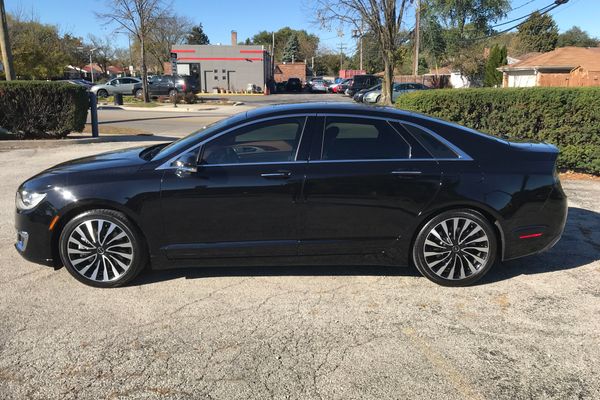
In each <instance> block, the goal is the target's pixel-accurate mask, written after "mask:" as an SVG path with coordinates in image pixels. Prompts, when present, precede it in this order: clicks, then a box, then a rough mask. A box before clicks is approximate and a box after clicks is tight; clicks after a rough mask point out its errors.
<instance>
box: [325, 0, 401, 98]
mask: <svg viewBox="0 0 600 400" xmlns="http://www.w3.org/2000/svg"><path fill="white" fill-rule="evenodd" d="M316 1H317V18H318V20H319V22H320V23H321V25H322V26H323V27H329V28H331V24H332V23H333V22H337V23H339V24H340V25H352V26H354V27H355V29H358V30H361V28H362V27H361V26H360V25H361V24H363V23H364V24H365V25H366V26H367V28H368V29H369V30H370V31H372V32H373V33H374V34H375V35H376V38H377V43H378V44H379V46H380V55H381V59H382V61H383V85H382V87H381V89H382V90H381V101H382V103H384V104H391V103H392V85H393V81H394V66H395V65H396V62H397V61H398V52H397V47H398V46H397V45H398V42H397V40H398V37H399V34H400V28H401V25H402V20H403V19H404V11H405V10H406V8H407V7H409V6H410V4H411V3H412V0H370V1H369V2H368V3H367V2H365V1H363V0H316Z"/></svg>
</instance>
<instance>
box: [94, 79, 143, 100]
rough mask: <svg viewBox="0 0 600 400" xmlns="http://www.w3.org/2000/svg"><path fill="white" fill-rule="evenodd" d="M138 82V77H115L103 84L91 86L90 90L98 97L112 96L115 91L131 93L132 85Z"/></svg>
mask: <svg viewBox="0 0 600 400" xmlns="http://www.w3.org/2000/svg"><path fill="white" fill-rule="evenodd" d="M140 82H141V80H140V79H138V78H130V77H124V78H115V79H111V80H110V81H108V82H106V83H105V84H102V85H95V86H93V87H92V88H91V89H90V91H91V92H92V93H96V96H98V97H108V96H113V95H115V94H117V93H120V94H131V93H133V88H134V86H135V85H136V84H138V83H140ZM140 84H141V83H140Z"/></svg>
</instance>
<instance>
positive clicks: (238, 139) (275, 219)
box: [162, 117, 307, 259]
mask: <svg viewBox="0 0 600 400" xmlns="http://www.w3.org/2000/svg"><path fill="white" fill-rule="evenodd" d="M305 122H306V117H282V118H276V119H270V120H267V121H263V122H257V123H253V124H251V125H247V126H244V127H240V128H237V129H235V130H233V131H230V132H227V133H225V134H222V135H220V136H218V137H216V138H214V139H211V140H210V141H209V142H208V143H206V144H204V145H203V146H202V147H201V150H200V154H199V157H200V162H199V166H198V171H197V172H196V173H188V174H179V175H178V174H177V173H176V171H175V170H167V171H166V172H165V175H164V179H163V185H162V207H163V212H162V214H163V218H164V221H163V223H164V226H165V235H166V237H165V243H167V244H168V245H167V246H166V248H165V249H164V250H165V251H166V253H167V256H168V257H169V258H172V259H177V258H191V259H200V258H218V257H248V256H263V257H266V256H287V255H296V254H297V249H298V246H297V240H298V223H299V213H298V210H297V207H298V205H297V201H298V198H299V196H300V191H301V187H302V180H303V178H304V173H305V169H306V165H307V162H306V161H301V160H299V159H298V149H299V145H300V141H301V138H302V136H303V130H304V125H305Z"/></svg>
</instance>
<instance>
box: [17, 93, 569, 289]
mask: <svg viewBox="0 0 600 400" xmlns="http://www.w3.org/2000/svg"><path fill="white" fill-rule="evenodd" d="M557 155H558V150H557V149H556V147H554V146H552V145H548V144H544V143H526V144H524V143H512V142H508V141H505V140H502V139H498V138H494V137H491V136H487V135H484V134H482V133H479V132H476V131H473V130H469V129H466V128H464V127H461V126H459V125H455V124H451V123H447V122H444V121H441V120H437V119H433V118H430V117H427V116H424V115H419V114H414V113H408V112H403V111H399V110H396V109H393V108H366V107H364V106H360V105H352V104H340V103H338V104H335V103H316V104H314V103H313V104H297V105H287V106H272V107H267V108H262V109H258V110H254V111H249V112H247V113H243V114H240V115H237V116H234V117H231V118H229V119H225V120H222V121H220V122H217V123H215V124H213V125H211V126H208V127H205V128H204V129H202V130H200V131H199V132H197V133H194V134H192V135H190V136H188V137H186V138H183V139H181V140H178V141H176V142H173V143H171V144H160V145H155V146H152V147H148V148H134V149H128V150H123V151H116V152H111V153H105V154H100V155H97V156H92V157H86V158H82V159H78V160H74V161H70V162H66V163H64V164H60V165H57V166H55V167H53V168H50V169H48V170H46V171H44V172H42V173H40V174H39V175H37V176H35V177H33V178H31V179H29V180H27V181H26V182H24V183H23V184H22V185H21V186H20V187H19V188H18V191H17V196H16V207H17V210H16V230H17V243H16V248H17V250H18V251H19V252H20V253H21V254H22V255H23V256H24V257H25V258H26V259H28V260H31V261H33V262H37V263H41V264H47V265H50V266H54V267H59V266H61V265H64V266H65V267H66V268H67V269H68V271H69V272H70V273H71V274H72V275H73V276H74V277H75V278H77V279H78V280H80V281H81V282H83V283H86V284H89V285H92V286H99V287H110V286H119V285H123V284H125V283H126V282H128V281H130V280H131V279H132V278H134V277H135V276H136V275H137V274H138V273H139V272H140V271H141V270H142V269H143V268H144V267H145V266H146V265H150V266H151V267H152V268H154V269H166V268H176V267H196V266H200V267H201V266H248V265H282V264H288V265H289V264H296V265H308V264H319V265H332V264H341V265H356V264H367V265H382V264H383V265H394V266H396V265H410V264H414V265H415V266H416V268H417V269H418V270H419V271H420V272H421V273H422V274H423V275H424V276H425V277H427V278H429V279H431V280H432V281H434V282H437V283H439V284H442V285H449V286H459V285H467V284H470V283H473V282H475V281H476V280H478V279H479V278H481V277H482V276H483V275H484V274H485V273H486V272H487V271H488V270H489V269H490V268H491V267H492V265H493V264H494V263H495V262H496V261H497V260H510V259H514V258H517V257H523V256H526V255H530V254H534V253H538V252H540V251H543V250H545V249H548V248H550V247H551V246H552V245H554V244H555V243H556V242H557V241H558V240H559V238H560V236H561V234H562V231H563V228H564V225H565V220H566V213H567V202H566V197H565V194H564V192H563V190H562V189H561V185H560V182H559V180H558V177H557V175H556V169H555V164H556V158H557Z"/></svg>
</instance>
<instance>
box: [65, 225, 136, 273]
mask: <svg viewBox="0 0 600 400" xmlns="http://www.w3.org/2000/svg"><path fill="white" fill-rule="evenodd" d="M66 252H67V257H68V259H69V261H70V263H71V265H72V266H73V268H74V269H75V270H76V271H77V272H78V273H79V274H80V275H82V276H83V277H84V278H86V279H89V280H91V281H95V282H111V281H114V280H117V279H119V278H120V277H122V276H123V275H124V274H125V273H126V272H127V271H128V270H129V268H130V267H131V266H132V264H133V261H134V248H133V243H132V238H131V237H130V236H129V235H128V233H127V232H126V231H125V230H124V229H123V228H122V227H120V226H119V225H117V224H115V223H114V222H111V221H107V220H104V219H88V220H85V221H83V222H81V223H80V224H79V225H77V227H76V228H75V229H73V230H72V231H71V233H70V235H69V237H68V241H67V248H66Z"/></svg>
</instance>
